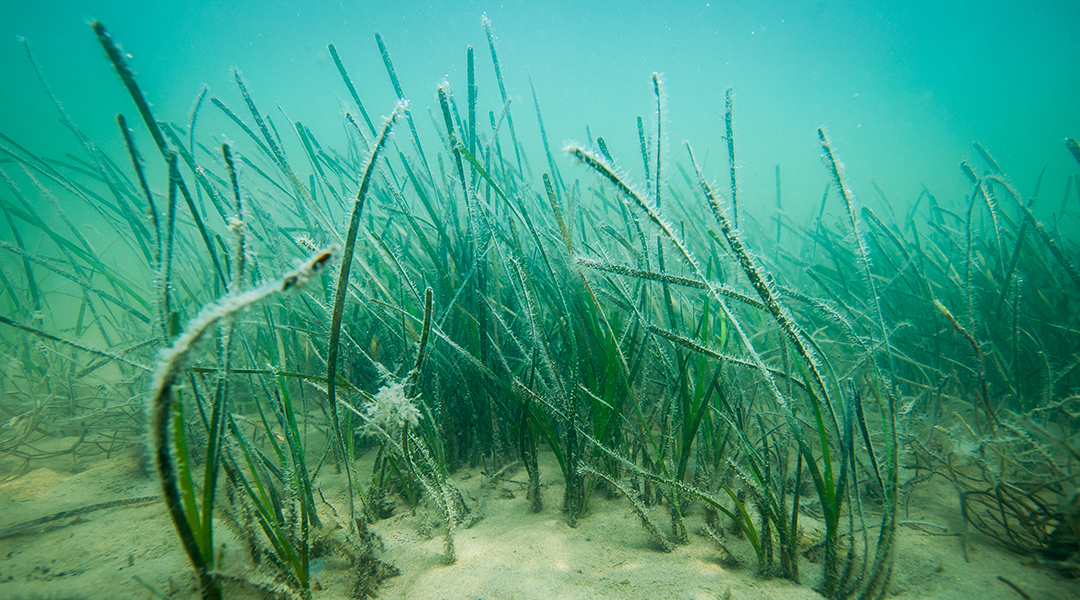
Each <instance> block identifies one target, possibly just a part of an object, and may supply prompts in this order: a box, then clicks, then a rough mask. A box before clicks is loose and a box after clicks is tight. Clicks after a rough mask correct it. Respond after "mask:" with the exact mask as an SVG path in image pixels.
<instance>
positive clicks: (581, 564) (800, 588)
mask: <svg viewBox="0 0 1080 600" xmlns="http://www.w3.org/2000/svg"><path fill="white" fill-rule="evenodd" d="M58 443H60V444H62V443H63V441H62V440H61V441H58ZM541 458H542V461H541V473H542V479H541V481H542V484H543V487H542V493H543V500H544V509H543V511H542V512H540V513H538V514H533V513H531V512H530V511H529V504H530V503H529V500H528V499H527V498H526V493H525V482H524V479H525V474H524V472H523V471H521V472H518V473H509V474H507V475H505V476H504V478H503V479H501V480H499V481H497V482H496V483H495V485H494V487H491V486H487V487H485V486H483V484H484V482H485V481H487V480H488V478H487V476H486V475H484V474H483V473H482V472H480V471H479V470H477V469H471V470H470V469H462V470H459V471H458V472H457V473H455V474H454V480H455V482H456V483H457V484H458V485H459V486H460V488H461V489H462V491H463V493H464V496H465V498H466V501H467V502H468V503H469V505H470V507H471V508H472V509H473V510H477V509H478V508H479V507H480V506H481V505H482V510H483V513H484V515H485V516H484V518H483V519H482V520H480V521H479V522H478V523H476V524H475V525H474V526H473V527H471V528H468V529H464V528H463V529H459V530H458V532H457V535H456V537H455V543H456V550H457V563H456V564H454V565H451V566H446V565H445V564H444V561H443V555H442V552H443V537H442V535H441V533H442V531H443V529H442V527H441V526H439V525H438V518H437V516H436V515H435V513H434V511H432V510H426V509H424V508H419V509H417V510H416V511H415V512H413V511H409V510H408V509H407V508H404V507H402V505H403V502H400V501H399V503H398V505H399V506H398V509H397V511H396V512H395V514H394V516H392V517H390V518H389V519H385V520H382V521H379V522H378V523H376V524H374V525H373V526H372V529H373V530H374V531H375V532H377V534H378V535H379V537H380V538H381V540H382V545H383V548H382V549H381V551H380V552H379V557H380V558H381V559H382V560H384V561H386V562H389V563H391V564H393V565H394V566H396V567H397V568H398V569H400V571H401V574H400V575H398V576H396V577H393V578H391V579H387V580H386V581H384V582H383V584H382V585H381V586H380V587H379V588H378V596H377V597H378V598H384V599H398V598H400V599H409V600H422V599H428V598H430V599H436V598H437V599H448V600H453V599H461V600H476V599H486V600H502V599H507V600H509V599H530V598H560V599H563V598H565V599H574V598H628V599H631V598H641V599H662V598H680V599H722V598H731V599H734V600H738V599H758V598H760V599H777V600H781V599H782V600H797V599H802V598H820V595H819V594H818V593H817V592H815V591H814V589H813V586H814V585H816V584H817V583H818V581H819V579H820V577H821V567H820V564H815V563H813V562H810V561H809V560H806V559H803V560H801V562H800V567H801V574H802V580H803V582H802V584H801V585H798V584H795V583H792V582H790V581H787V580H781V579H768V580H766V579H762V578H760V577H758V576H757V575H755V572H756V565H755V561H754V560H753V555H752V553H751V551H750V547H749V544H748V543H747V542H746V541H744V540H739V539H736V538H735V537H734V536H732V535H730V534H729V535H728V538H727V540H726V541H727V544H728V547H729V548H730V549H731V550H732V551H733V552H735V554H736V555H737V557H738V558H739V559H741V561H742V565H741V566H736V567H734V568H731V567H728V566H724V562H723V561H722V560H721V554H720V552H719V550H718V549H717V548H716V546H715V545H714V543H713V542H712V541H711V540H709V539H708V538H705V537H702V536H700V535H696V532H697V531H698V530H700V528H701V523H702V516H701V510H700V507H694V508H693V509H692V510H691V514H690V516H689V518H688V519H687V521H686V524H687V530H688V531H689V532H690V543H689V544H687V545H683V546H678V547H676V548H675V550H674V551H673V552H671V553H669V554H665V553H663V552H661V551H660V550H659V548H658V546H657V545H656V544H655V543H654V542H653V541H652V540H651V539H650V537H649V534H648V533H647V532H646V531H645V530H644V529H643V528H642V527H641V524H640V522H639V521H638V518H637V517H636V516H635V515H634V514H633V512H632V511H631V509H630V506H629V504H628V503H627V502H626V500H625V499H607V498H605V497H603V495H602V494H599V493H597V494H593V496H592V498H591V500H590V502H589V506H588V511H587V513H586V515H585V516H584V517H583V518H582V519H580V520H579V521H578V523H577V527H576V528H570V527H569V526H568V525H567V523H566V518H565V516H564V515H563V513H562V512H561V510H560V508H561V501H562V493H563V490H562V485H561V477H559V475H558V474H559V470H558V466H557V464H556V463H555V462H554V460H553V459H552V458H551V457H550V455H548V456H542V457H541ZM10 466H12V465H0V467H3V471H5V472H8V471H9V469H8V467H10ZM35 466H36V468H34V469H33V470H30V471H29V472H27V473H25V474H23V475H21V476H19V477H16V478H13V479H10V480H8V481H4V482H3V483H0V531H3V530H5V529H7V528H9V527H11V526H12V525H16V524H19V523H23V522H25V521H29V520H33V519H37V518H40V517H43V516H48V515H53V514H55V513H58V512H61V511H70V510H73V509H78V508H80V507H83V506H88V505H92V504H96V503H100V502H108V501H112V500H120V499H126V498H135V497H142V496H150V495H155V494H157V492H158V488H157V483H156V481H155V480H154V479H152V478H151V477H149V476H148V475H147V473H146V471H145V469H144V466H143V464H142V463H141V462H140V460H139V457H138V456H137V455H136V454H127V455H123V456H114V457H112V458H111V459H109V460H98V461H97V462H94V463H83V464H78V465H75V464H73V463H72V461H71V459H70V457H68V458H66V459H56V460H53V461H52V462H49V463H44V464H38V465H35ZM360 468H361V471H360V472H361V473H362V474H363V473H369V472H370V467H369V466H368V467H367V469H368V470H366V471H365V470H364V466H361V467H360ZM3 475H4V474H3V473H2V472H0V477H2V476H3ZM335 479H336V478H335V476H333V475H330V474H328V475H326V476H325V477H322V481H321V482H320V483H321V484H322V486H323V489H324V491H325V490H329V489H344V487H345V486H344V485H343V483H344V482H342V485H338V482H337V481H336V480H335ZM326 495H327V498H328V499H329V500H330V501H331V502H332V503H334V504H337V505H338V506H339V507H342V504H343V503H341V502H340V501H337V502H335V501H334V499H333V498H331V497H330V495H329V493H326ZM907 505H908V507H907V511H906V514H905V513H904V510H903V509H902V511H901V512H902V514H901V515H900V518H901V520H903V521H905V522H915V521H921V522H927V523H933V524H935V525H937V526H940V528H941V529H939V528H938V527H935V526H927V525H916V524H914V523H909V524H908V525H904V526H901V528H900V536H899V541H898V545H897V548H896V564H895V568H894V571H893V575H892V585H891V587H890V591H889V596H888V597H890V598H940V599H972V598H977V599H978V600H992V599H997V598H1001V599H1008V600H1013V599H1018V598H1020V595H1019V594H1017V593H1016V592H1015V591H1013V590H1012V589H1011V588H1009V587H1008V586H1007V585H1006V584H1005V583H1003V582H1002V581H1000V580H999V579H998V577H999V576H1002V577H1005V578H1006V579H1008V580H1009V581H1011V582H1013V583H1014V584H1016V585H1017V586H1019V587H1020V588H1021V589H1023V590H1024V591H1025V592H1026V593H1027V594H1028V595H1030V596H1031V597H1032V598H1036V599H1039V598H1052V599H1067V598H1080V580H1073V579H1067V578H1064V577H1063V576H1062V575H1061V574H1059V573H1057V572H1055V571H1053V570H1049V569H1046V568H1041V567H1033V566H1024V565H1023V563H1024V562H1025V560H1026V559H1025V557H1021V556H1018V555H1015V554H1012V553H1010V552H1008V551H1006V550H1003V549H1001V548H999V547H997V546H995V545H993V543H992V540H989V539H988V538H985V537H983V536H981V535H979V534H978V533H971V532H969V535H968V543H967V553H966V554H967V556H966V559H965V552H964V551H963V548H962V543H961V537H960V536H958V535H957V533H958V532H960V531H962V530H963V522H962V520H961V517H960V513H959V507H958V503H957V499H956V493H955V491H953V489H952V487H951V486H950V485H948V484H947V483H945V482H941V481H936V480H931V481H929V482H925V483H922V484H920V485H919V486H917V487H915V489H914V491H913V492H912V494H911V498H910V499H909V501H908V502H907ZM652 510H654V511H655V512H654V514H653V519H654V520H655V522H656V523H657V524H659V525H660V526H661V528H662V529H666V526H667V519H666V517H665V515H666V508H654V509H652ZM800 521H801V524H802V526H803V527H804V529H805V530H806V532H807V533H806V535H805V536H804V537H805V538H806V540H807V543H809V542H810V541H813V539H814V537H815V534H814V532H815V528H816V526H817V522H816V521H815V520H814V519H813V518H812V517H811V516H804V517H801V518H800ZM221 529H222V531H221V533H220V534H216V535H217V536H218V539H217V543H218V544H219V545H220V544H224V549H223V551H222V555H221V556H222V557H223V563H222V564H223V569H224V571H226V572H229V573H235V574H245V573H246V574H247V575H244V576H245V577H249V578H258V577H263V578H265V575H252V573H253V572H254V571H252V570H251V565H250V558H249V557H248V556H247V553H246V551H244V550H242V544H240V543H239V542H238V541H237V540H236V538H235V537H232V536H230V534H229V532H228V530H227V528H225V527H222V528H221ZM345 568H347V563H346V562H345V561H344V560H338V559H334V558H327V559H326V560H325V561H317V562H316V563H314V564H313V569H312V570H313V572H314V571H317V572H315V573H314V577H313V579H314V581H315V582H316V584H315V586H314V587H315V588H316V591H315V592H314V597H315V598H316V599H327V600H329V599H334V598H348V597H350V593H351V592H350V585H351V583H349V581H350V580H352V579H353V578H352V577H351V576H350V575H349V574H348V573H346V572H345V570H344V569H345ZM139 580H141V581H142V582H143V583H140V581H139ZM144 583H145V584H146V585H148V586H150V587H152V588H153V589H154V590H155V592H156V593H157V594H160V595H162V596H164V597H167V598H196V597H198V594H197V590H196V588H195V580H194V577H193V575H192V571H191V568H190V566H189V563H188V561H187V558H186V557H185V556H184V554H183V552H182V550H181V548H180V546H179V543H178V541H177V538H176V534H175V531H174V530H173V527H172V524H171V523H170V521H169V520H168V517H167V515H166V513H165V508H164V506H163V505H162V504H161V503H160V502H159V501H158V502H148V503H143V504H133V505H126V506H119V507H115V508H110V509H105V510H100V511H95V512H91V513H88V514H85V515H82V516H78V517H69V518H65V519H60V520H57V521H53V522H51V523H49V524H46V525H43V526H39V527H36V528H33V529H30V530H24V531H22V532H20V533H17V534H6V535H4V536H2V537H0V598H3V599H57V600H59V599H68V598H72V599H74V598H86V599H98V598H100V599H108V600H116V599H118V598H136V599H141V598H147V599H150V598H154V597H155V592H152V591H150V589H148V588H147V587H146V585H144ZM226 589H227V591H228V593H227V594H226V597H229V598H258V597H259V596H260V593H259V592H257V591H255V590H253V589H243V588H242V586H235V585H232V586H230V587H227V588H226Z"/></svg>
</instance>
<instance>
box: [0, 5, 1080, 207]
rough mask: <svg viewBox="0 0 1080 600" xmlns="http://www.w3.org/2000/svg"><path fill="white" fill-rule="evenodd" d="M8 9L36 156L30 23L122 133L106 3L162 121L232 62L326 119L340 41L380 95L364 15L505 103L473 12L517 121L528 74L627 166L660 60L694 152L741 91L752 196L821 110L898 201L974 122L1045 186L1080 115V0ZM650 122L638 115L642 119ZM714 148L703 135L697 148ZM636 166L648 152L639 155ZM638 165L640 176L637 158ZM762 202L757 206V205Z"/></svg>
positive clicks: (869, 194) (419, 99) (1024, 181)
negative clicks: (471, 68) (495, 46)
mask: <svg viewBox="0 0 1080 600" xmlns="http://www.w3.org/2000/svg"><path fill="white" fill-rule="evenodd" d="M9 4H10V6H8V7H7V8H6V9H5V12H4V18H3V19H2V21H0V72H3V73H4V79H5V82H4V85H3V86H0V107H2V111H0V131H3V132H5V133H6V134H7V135H9V136H11V137H12V138H14V139H17V140H20V141H21V142H22V143H24V144H26V145H27V146H28V147H29V148H30V149H32V150H35V151H38V152H43V153H46V154H47V153H48V150H50V149H51V148H53V147H55V146H57V145H61V144H70V143H72V140H71V137H70V135H68V134H67V132H66V131H65V130H64V129H63V128H62V127H61V126H60V125H59V123H58V120H57V118H56V113H55V110H54V109H53V108H52V107H51V105H50V103H49V102H48V101H47V98H46V97H45V96H44V94H43V93H42V91H41V86H40V84H38V83H37V81H36V79H35V77H34V75H33V72H32V70H31V69H30V66H29V64H28V62H27V60H26V58H25V54H24V52H23V48H22V46H21V44H19V43H17V41H16V36H23V37H25V38H26V39H27V40H28V41H29V42H30V44H31V47H32V49H33V51H34V53H35V55H36V56H37V58H38V60H39V62H40V63H41V65H42V67H43V70H44V74H45V76H46V77H47V79H48V81H49V83H50V85H51V86H52V88H53V90H54V91H55V93H56V95H57V96H58V97H59V98H60V99H61V101H62V102H64V105H65V107H66V108H67V110H68V111H69V112H70V113H71V115H72V117H73V118H74V120H75V122H76V123H78V124H79V126H80V127H81V128H83V129H84V131H85V132H86V133H87V134H88V135H89V136H90V137H91V138H92V139H94V140H98V142H99V143H102V144H108V143H110V141H111V142H112V143H116V138H117V136H116V135H115V133H114V132H115V126H114V125H113V122H112V117H113V114H114V113H115V112H116V111H118V110H123V111H125V112H127V113H132V109H131V108H130V104H129V103H128V102H127V98H126V97H125V96H124V90H123V89H122V87H121V86H119V85H118V84H117V82H116V80H115V76H114V74H113V73H112V71H111V67H110V66H109V65H108V63H107V62H106V61H104V60H102V53H101V51H100V48H99V47H98V46H97V44H96V41H95V40H94V39H93V36H92V35H91V34H90V31H89V27H88V26H87V22H88V21H89V20H91V19H99V20H101V21H102V22H103V23H105V24H106V25H107V26H108V27H109V29H110V31H112V33H113V35H114V37H115V39H116V40H118V41H119V42H120V43H121V44H122V45H123V47H124V49H125V51H126V52H128V53H130V54H131V55H132V60H131V62H132V65H133V67H134V68H135V69H136V71H137V74H138V77H139V81H140V83H141V85H142V86H143V88H144V90H145V91H146V94H147V96H148V98H150V100H151V102H152V103H153V104H154V106H155V109H156V111H157V113H158V118H162V119H168V120H174V121H177V122H186V116H187V113H188V111H189V110H190V107H191V104H192V102H193V100H194V98H195V97H196V95H197V94H198V92H199V90H200V87H201V86H202V85H203V84H206V85H208V86H209V87H210V90H211V93H212V94H217V95H220V96H221V97H222V98H223V99H226V100H227V101H228V102H229V103H230V105H236V104H237V103H239V98H238V94H237V93H236V91H235V85H233V83H232V80H231V73H230V69H231V68H232V67H236V68H239V69H240V70H241V71H242V72H243V73H244V75H245V77H246V78H247V81H248V84H249V86H250V87H251V89H252V92H253V94H255V96H256V98H257V99H262V102H263V103H264V104H266V105H267V108H266V109H264V110H267V111H269V110H270V108H271V105H270V102H276V103H277V104H278V105H280V106H281V108H282V109H284V110H285V111H286V112H287V113H288V115H289V116H290V117H291V118H292V120H300V121H302V122H304V123H306V124H308V125H309V126H310V127H312V128H313V130H314V131H316V132H320V133H321V135H322V136H323V137H324V138H330V139H328V140H327V141H328V142H330V144H331V145H335V144H333V142H334V141H336V140H334V139H333V138H332V137H331V136H333V135H335V133H336V132H338V131H340V114H341V111H342V106H345V105H348V104H351V102H346V100H347V92H345V90H344V89H343V87H342V86H341V85H340V80H339V79H338V75H337V73H336V71H335V69H334V67H333V63H332V62H331V61H330V58H329V53H328V52H327V50H326V44H327V43H328V42H333V43H334V44H336V45H337V48H338V50H339V52H340V53H341V55H342V60H343V61H344V62H345V64H346V66H347V67H348V68H349V70H350V73H351V75H352V77H353V79H354V80H355V81H356V82H357V87H358V91H359V92H360V94H361V97H362V98H363V99H364V102H365V103H366V105H367V109H368V110H369V112H371V113H373V114H387V113H389V111H390V109H391V108H392V107H393V101H394V93H393V89H392V88H391V86H390V82H389V81H388V78H387V76H386V72H385V70H384V69H383V65H382V62H381V60H380V58H379V54H378V49H377V47H376V45H375V42H374V38H373V35H372V34H373V32H374V31H375V30H378V31H380V32H381V33H382V35H383V36H384V39H385V40H386V43H387V46H388V47H389V49H390V52H391V53H392V55H393V58H394V61H395V64H396V66H397V71H398V73H399V76H400V77H401V81H402V86H403V88H404V90H405V93H406V95H407V96H408V97H410V98H411V99H412V100H413V101H414V109H415V107H419V108H420V111H419V114H420V115H421V116H423V117H424V118H420V119H417V121H418V125H419V127H420V128H421V130H422V133H423V134H424V135H425V136H426V135H430V134H432V131H431V126H430V120H429V119H428V118H426V115H425V113H426V109H427V108H428V107H430V106H433V105H434V89H435V87H436V86H437V85H438V84H439V83H440V82H441V81H442V80H443V79H444V78H449V80H450V82H451V84H452V85H453V86H454V87H455V89H457V90H459V92H458V93H459V95H463V91H464V87H465V83H464V66H465V47H466V46H467V45H469V44H471V45H473V46H474V47H475V48H476V50H477V73H478V75H477V77H478V85H479V104H480V106H482V107H487V108H489V109H495V110H497V109H498V107H499V105H500V104H501V102H500V101H499V96H498V91H497V87H496V85H495V80H494V74H493V70H492V68H491V64H490V58H489V55H488V52H487V47H486V40H485V37H484V30H483V27H482V26H481V24H480V17H481V15H482V14H485V13H486V14H487V15H488V17H489V18H491V20H492V21H493V23H494V27H495V32H496V35H497V36H498V40H499V49H500V50H499V51H500V53H501V54H500V60H501V62H502V68H503V73H504V78H505V80H506V87H507V91H508V93H509V94H510V96H511V98H512V99H513V102H514V104H515V108H514V110H515V112H516V114H517V115H519V116H518V117H517V121H518V122H519V123H520V124H519V125H518V126H517V129H518V131H519V135H520V136H521V137H522V139H523V142H524V143H526V144H528V145H530V146H531V145H532V144H535V143H536V142H537V141H538V135H537V127H536V120H535V116H534V111H533V106H532V105H533V101H532V97H531V94H530V89H529V78H530V77H531V78H532V82H533V83H534V84H535V86H536V90H537V94H538V96H539V100H540V103H541V110H542V111H543V113H544V118H545V124H546V126H547V130H548V135H549V139H550V140H551V142H552V144H555V145H559V144H561V142H562V141H563V140H567V139H575V140H584V138H585V135H586V132H585V126H589V127H590V128H591V131H592V132H593V135H594V136H595V135H603V136H604V137H605V138H606V140H607V141H608V144H609V146H610V147H611V148H612V150H613V154H614V156H615V157H616V159H618V160H619V161H620V163H621V164H622V165H623V166H624V167H628V168H631V169H635V168H636V167H637V166H638V163H639V160H638V156H639V154H638V153H637V134H636V129H635V122H634V119H635V117H636V116H639V115H641V116H644V117H646V119H645V120H646V123H647V124H648V123H651V122H655V118H654V117H652V116H651V115H652V114H653V111H654V110H655V109H654V105H653V98H652V89H651V81H650V76H651V74H652V72H654V71H657V72H659V73H661V74H663V76H664V80H665V82H666V95H667V109H668V112H667V115H666V118H665V120H666V123H665V126H666V131H667V134H666V136H665V137H666V140H667V147H668V149H669V151H670V152H671V153H673V154H674V155H675V157H676V158H678V157H680V156H681V157H685V153H684V152H683V150H682V143H683V141H684V140H690V141H691V142H692V143H693V144H694V146H695V149H696V151H697V152H698V154H699V155H701V156H708V159H707V160H706V163H707V165H706V171H707V172H709V173H710V174H711V175H713V176H716V177H719V176H721V175H723V173H724V169H725V168H726V164H725V163H726V160H725V156H724V145H723V141H722V139H721V136H722V135H723V132H724V130H723V122H722V119H723V111H724V107H723V94H724V90H725V89H726V88H728V87H732V88H734V90H735V93H736V104H735V111H736V112H735V134H736V136H737V152H738V161H739V163H740V165H741V168H742V171H741V185H742V186H743V188H744V190H745V194H744V198H745V202H746V206H747V207H748V208H749V206H750V205H751V204H756V205H759V206H761V207H762V211H761V212H764V211H765V210H768V209H769V208H771V206H772V204H773V202H774V200H773V199H774V197H775V192H774V166H775V165H777V164H779V165H781V169H782V174H783V179H784V181H785V182H786V183H788V185H785V186H784V188H785V192H786V195H787V194H790V195H789V206H788V210H789V211H790V212H792V213H794V214H799V212H798V210H797V209H796V208H794V207H795V205H796V204H797V203H799V204H802V203H805V204H806V205H807V207H809V205H814V204H816V201H817V198H819V197H820V190H821V189H822V188H823V186H824V182H825V180H826V175H825V173H824V171H823V169H822V168H821V167H820V160H819V158H818V154H819V152H818V149H817V145H816V138H815V135H814V129H815V128H816V127H818V126H820V125H823V124H824V125H826V126H827V127H828V128H829V131H830V133H831V135H832V136H833V138H834V140H835V142H836V144H837V146H838V147H839V148H840V149H841V151H842V156H844V157H846V162H847V163H848V168H849V170H850V175H851V178H852V182H853V186H854V187H855V190H856V192H858V193H860V195H861V196H863V197H864V198H873V197H874V196H875V193H874V190H873V189H872V188H871V187H870V186H869V180H870V179H874V180H875V181H876V182H877V183H878V184H879V185H881V187H882V189H883V190H885V191H886V193H887V194H888V195H889V196H890V198H891V199H892V201H893V202H905V201H911V200H913V199H914V198H915V197H916V196H917V195H918V194H919V192H920V191H921V184H922V183H925V184H926V185H927V186H928V187H930V189H931V190H932V191H934V192H935V193H936V194H937V195H939V196H942V197H944V198H949V197H960V195H961V194H964V193H967V192H969V190H968V189H967V187H968V186H967V182H966V179H965V178H964V177H963V174H962V173H960V171H959V169H957V168H956V165H957V163H958V162H959V161H960V160H961V159H972V158H976V159H977V156H976V155H975V154H974V152H973V151H972V150H971V145H970V144H971V142H972V141H975V140H977V141H979V142H980V143H982V144H983V145H984V146H986V148H988V149H989V150H990V152H991V153H992V154H994V156H995V157H996V158H997V159H998V161H999V162H1000V163H1001V164H1002V166H1003V168H1004V170H1005V172H1007V173H1009V174H1010V176H1011V177H1012V181H1013V182H1014V184H1015V185H1016V186H1017V187H1018V189H1019V190H1021V191H1022V192H1023V193H1024V194H1029V193H1031V191H1032V190H1033V187H1034V181H1035V179H1036V177H1037V176H1038V173H1039V171H1040V169H1041V168H1042V167H1043V166H1044V165H1046V166H1047V181H1048V182H1054V184H1053V187H1050V188H1048V189H1047V193H1048V196H1047V197H1048V198H1050V199H1052V200H1051V201H1049V202H1047V204H1049V203H1051V202H1052V203H1053V204H1055V206H1054V207H1053V208H1054V209H1056V208H1057V206H1056V203H1057V200H1058V199H1059V198H1061V194H1063V193H1064V190H1063V189H1054V188H1057V187H1060V183H1059V182H1061V181H1063V180H1064V177H1063V175H1064V174H1066V173H1067V172H1069V169H1070V168H1072V167H1073V166H1075V165H1071V161H1072V159H1071V158H1070V157H1069V156H1068V155H1067V153H1065V152H1063V150H1062V141H1063V139H1064V138H1065V137H1067V136H1075V135H1076V133H1077V131H1078V130H1080V111H1078V110H1077V109H1076V99H1077V98H1078V97H1080V77H1077V73H1080V39H1078V37H1077V36H1076V31H1077V28H1078V26H1080V7H1078V6H1077V5H1076V3H1073V2H1037V3H1030V4H1029V3H1020V2H964V3H942V2H895V3H884V2H777V3H773V2H738V3H734V2H732V3H727V2H700V1H695V2H677V3H650V2H550V3H539V4H543V6H536V4H538V3H533V2H513V1H512V2H500V3H490V4H488V3H483V2H393V3H388V2H354V3H337V2H295V3H293V2H247V1H243V0H241V1H233V2H225V1H222V2H204V1H197V2H182V3H169V5H168V6H166V5H165V3H149V4H150V6H147V5H146V4H145V3H141V2H108V1H100V2H84V1H60V2H50V3H49V6H48V8H47V9H46V8H43V7H41V6H39V5H36V4H34V3H9ZM652 126H653V125H649V127H652ZM710 151H711V152H710ZM636 171H639V169H636ZM638 174H639V175H640V173H638ZM759 216H762V217H764V215H759Z"/></svg>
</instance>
